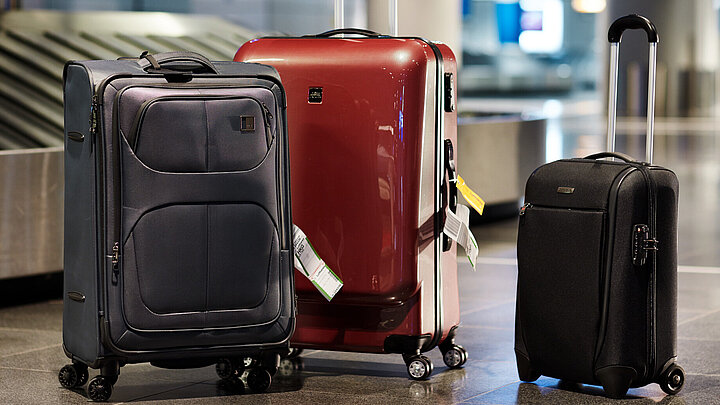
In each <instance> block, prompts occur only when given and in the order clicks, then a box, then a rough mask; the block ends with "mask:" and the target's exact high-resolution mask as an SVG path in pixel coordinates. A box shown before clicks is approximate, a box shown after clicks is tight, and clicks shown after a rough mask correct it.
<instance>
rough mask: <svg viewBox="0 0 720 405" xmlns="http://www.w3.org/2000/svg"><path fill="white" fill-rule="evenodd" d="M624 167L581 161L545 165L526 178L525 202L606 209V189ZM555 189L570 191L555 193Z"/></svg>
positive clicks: (623, 164)
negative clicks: (568, 190)
mask: <svg viewBox="0 0 720 405" xmlns="http://www.w3.org/2000/svg"><path fill="white" fill-rule="evenodd" d="M626 168H627V165H626V164H625V163H615V162H607V161H599V160H598V161H596V160H585V159H572V160H559V161H556V162H552V163H548V164H546V165H543V166H540V167H539V168H537V169H536V170H535V172H533V174H532V175H530V178H529V179H528V182H527V185H526V188H525V201H526V202H531V203H533V204H535V205H544V206H550V207H565V208H589V209H607V208H608V207H607V202H608V195H609V192H610V186H611V185H612V183H613V180H614V179H615V177H617V175H618V174H620V172H622V171H623V170H625V169H626ZM558 187H572V188H574V191H573V193H572V194H564V193H558Z"/></svg>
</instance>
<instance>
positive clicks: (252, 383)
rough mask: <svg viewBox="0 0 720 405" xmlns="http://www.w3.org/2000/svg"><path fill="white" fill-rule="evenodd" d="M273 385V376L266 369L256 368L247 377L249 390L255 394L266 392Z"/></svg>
mask: <svg viewBox="0 0 720 405" xmlns="http://www.w3.org/2000/svg"><path fill="white" fill-rule="evenodd" d="M271 383H272V376H271V375H270V372H268V371H267V370H265V369H264V368H254V369H252V370H250V372H249V373H248V376H247V385H248V388H250V389H251V390H253V391H254V392H265V391H267V389H268V388H270V384H271Z"/></svg>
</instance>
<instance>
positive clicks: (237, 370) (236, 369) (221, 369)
mask: <svg viewBox="0 0 720 405" xmlns="http://www.w3.org/2000/svg"><path fill="white" fill-rule="evenodd" d="M243 371H245V364H244V363H243V362H242V361H237V360H233V359H228V358H224V359H220V360H218V362H217V364H215V373H217V375H218V377H220V378H221V379H223V380H226V379H228V378H235V377H240V376H241V375H242V373H243Z"/></svg>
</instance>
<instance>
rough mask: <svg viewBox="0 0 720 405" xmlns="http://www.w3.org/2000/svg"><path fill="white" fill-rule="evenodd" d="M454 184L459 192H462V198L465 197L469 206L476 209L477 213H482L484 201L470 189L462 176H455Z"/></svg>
mask: <svg viewBox="0 0 720 405" xmlns="http://www.w3.org/2000/svg"><path fill="white" fill-rule="evenodd" d="M455 185H456V186H457V189H458V191H459V192H460V194H462V196H463V198H465V201H467V202H468V204H470V206H471V207H473V208H475V211H477V212H478V214H480V215H482V213H483V209H485V201H483V199H482V198H480V196H479V195H477V194H476V193H475V192H474V191H472V190H471V189H470V187H468V185H467V184H465V180H463V178H462V177H460V176H459V175H458V176H457V183H456V184H455Z"/></svg>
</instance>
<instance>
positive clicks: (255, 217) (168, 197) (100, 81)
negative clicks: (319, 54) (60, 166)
mask: <svg viewBox="0 0 720 405" xmlns="http://www.w3.org/2000/svg"><path fill="white" fill-rule="evenodd" d="M64 90H65V92H64V94H65V250H64V257H65V259H64V260H65V276H64V277H65V288H64V294H63V301H64V302H63V304H64V305H63V347H64V350H65V353H66V354H67V356H68V357H70V358H71V359H72V361H73V364H71V365H67V366H65V367H63V369H62V370H61V371H60V374H59V379H60V382H61V383H62V385H63V386H65V387H68V388H72V387H79V386H81V385H82V384H84V383H85V382H86V381H87V379H88V371H87V367H88V366H90V367H92V368H100V370H101V375H100V376H98V377H95V378H93V379H92V380H91V381H90V383H89V384H88V388H87V392H88V396H89V397H90V398H91V399H93V400H100V401H102V400H107V399H108V398H109V397H110V395H111V392H112V386H113V384H114V383H115V382H116V381H117V376H118V374H119V370H120V367H121V366H123V365H124V364H127V363H139V362H151V363H152V364H154V365H156V366H159V367H167V368H185V367H198V366H207V365H210V364H214V363H215V364H216V368H217V371H218V375H219V376H220V377H222V378H225V379H227V380H228V381H230V383H232V384H235V385H236V386H237V384H238V383H239V384H242V382H241V381H240V380H239V378H240V375H242V374H243V371H244V368H248V369H249V373H248V375H247V383H248V385H249V386H250V388H251V389H253V390H255V391H264V390H265V389H267V388H268V386H269V385H270V380H271V375H272V374H274V372H275V371H276V369H277V365H278V362H279V355H281V354H284V353H286V352H287V350H288V340H289V338H290V336H291V334H292V332H293V329H294V323H295V318H294V314H295V306H294V294H293V291H294V286H293V273H292V272H293V262H292V257H293V253H292V225H291V224H292V220H291V214H290V196H289V192H290V187H289V184H290V183H289V169H288V168H289V165H288V156H287V138H286V135H285V134H286V122H285V106H286V104H285V94H284V90H283V87H282V85H281V83H280V78H279V76H278V74H277V72H276V71H275V70H274V69H273V68H272V67H269V66H264V65H259V64H249V63H236V62H210V61H208V60H207V59H206V58H204V57H202V56H201V55H198V54H193V53H180V52H172V53H166V54H158V55H154V56H153V55H146V54H144V55H142V56H141V57H140V58H137V59H121V60H117V61H83V62H68V63H67V64H66V66H65V72H64Z"/></svg>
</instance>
